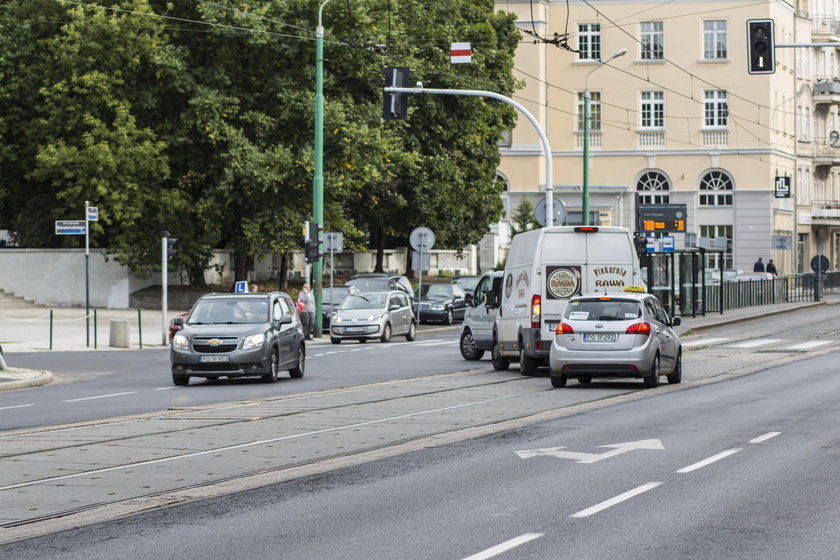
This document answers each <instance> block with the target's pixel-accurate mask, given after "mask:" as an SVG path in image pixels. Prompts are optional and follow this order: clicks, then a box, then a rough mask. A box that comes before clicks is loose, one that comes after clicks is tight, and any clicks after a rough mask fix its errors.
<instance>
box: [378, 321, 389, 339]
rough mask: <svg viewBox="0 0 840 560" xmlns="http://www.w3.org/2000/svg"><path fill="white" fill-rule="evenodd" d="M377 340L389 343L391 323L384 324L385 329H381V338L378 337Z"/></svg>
mask: <svg viewBox="0 0 840 560" xmlns="http://www.w3.org/2000/svg"><path fill="white" fill-rule="evenodd" d="M379 340H381V341H382V342H391V323H385V327H384V328H383V329H382V336H381V337H379Z"/></svg>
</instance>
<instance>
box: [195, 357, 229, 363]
mask: <svg viewBox="0 0 840 560" xmlns="http://www.w3.org/2000/svg"><path fill="white" fill-rule="evenodd" d="M198 361H199V362H202V363H205V364H206V363H210V362H216V363H218V362H229V361H230V356H199V357H198Z"/></svg>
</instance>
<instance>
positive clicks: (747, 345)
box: [727, 338, 781, 348]
mask: <svg viewBox="0 0 840 560" xmlns="http://www.w3.org/2000/svg"><path fill="white" fill-rule="evenodd" d="M775 342H781V339H778V338H759V339H757V340H749V341H747V342H739V343H738V344H730V345H729V346H727V348H755V347H756V346H764V345H766V344H773V343H775Z"/></svg>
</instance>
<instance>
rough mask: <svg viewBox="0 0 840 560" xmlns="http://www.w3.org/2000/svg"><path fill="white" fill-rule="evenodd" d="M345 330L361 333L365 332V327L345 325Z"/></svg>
mask: <svg viewBox="0 0 840 560" xmlns="http://www.w3.org/2000/svg"><path fill="white" fill-rule="evenodd" d="M344 332H346V333H360V332H365V328H364V327H344Z"/></svg>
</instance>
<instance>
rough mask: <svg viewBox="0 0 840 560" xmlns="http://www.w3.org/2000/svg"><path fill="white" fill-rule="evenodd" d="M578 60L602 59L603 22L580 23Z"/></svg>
mask: <svg viewBox="0 0 840 560" xmlns="http://www.w3.org/2000/svg"><path fill="white" fill-rule="evenodd" d="M578 60H601V24H600V23H582V24H580V25H578Z"/></svg>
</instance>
